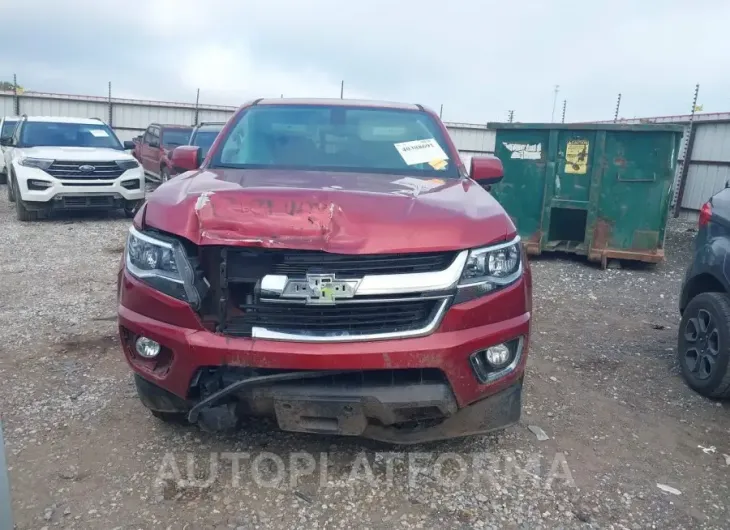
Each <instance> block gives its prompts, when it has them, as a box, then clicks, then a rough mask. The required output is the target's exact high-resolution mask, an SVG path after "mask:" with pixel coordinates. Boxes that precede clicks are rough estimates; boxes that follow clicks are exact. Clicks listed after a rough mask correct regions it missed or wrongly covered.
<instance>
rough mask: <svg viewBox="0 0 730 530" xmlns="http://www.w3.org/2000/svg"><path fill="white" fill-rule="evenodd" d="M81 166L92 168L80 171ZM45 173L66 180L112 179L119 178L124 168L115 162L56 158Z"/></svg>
mask: <svg viewBox="0 0 730 530" xmlns="http://www.w3.org/2000/svg"><path fill="white" fill-rule="evenodd" d="M81 166H92V167H93V168H94V170H93V171H90V172H82V171H81V169H79V168H80V167H81ZM46 173H48V174H49V175H51V176H53V177H56V178H57V179H59V180H66V181H83V180H89V179H95V180H114V179H116V178H119V177H120V176H121V175H122V173H124V170H123V169H122V168H120V167H119V166H118V165H117V164H116V162H71V161H67V160H56V161H55V162H53V164H51V167H49V168H48V169H46Z"/></svg>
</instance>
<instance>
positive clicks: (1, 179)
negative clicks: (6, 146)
mask: <svg viewBox="0 0 730 530" xmlns="http://www.w3.org/2000/svg"><path fill="white" fill-rule="evenodd" d="M7 171H8V170H7V169H6V170H5V172H0V184H7V183H8V174H7Z"/></svg>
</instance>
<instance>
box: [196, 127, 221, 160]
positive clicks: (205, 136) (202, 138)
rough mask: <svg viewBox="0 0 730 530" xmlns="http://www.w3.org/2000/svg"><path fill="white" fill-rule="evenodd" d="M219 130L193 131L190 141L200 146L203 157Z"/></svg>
mask: <svg viewBox="0 0 730 530" xmlns="http://www.w3.org/2000/svg"><path fill="white" fill-rule="evenodd" d="M219 132H220V131H198V132H197V133H195V136H194V137H193V139H192V141H191V142H190V143H191V144H192V145H197V146H198V147H200V151H201V155H202V157H203V158H205V157H206V156H207V154H208V151H210V147H211V146H212V145H213V142H214V141H215V139H216V137H217V136H218V133H219Z"/></svg>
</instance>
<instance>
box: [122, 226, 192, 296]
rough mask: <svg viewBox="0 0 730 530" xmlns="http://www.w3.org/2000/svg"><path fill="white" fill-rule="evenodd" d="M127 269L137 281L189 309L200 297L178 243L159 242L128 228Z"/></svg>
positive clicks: (190, 268) (183, 250) (182, 250)
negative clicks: (179, 301) (180, 302)
mask: <svg viewBox="0 0 730 530" xmlns="http://www.w3.org/2000/svg"><path fill="white" fill-rule="evenodd" d="M126 264H127V270H128V271H129V272H130V274H132V275H133V276H134V277H136V278H137V279H139V280H141V281H143V282H145V283H147V284H148V285H150V286H151V287H153V288H155V289H157V290H158V291H161V292H163V293H165V294H167V295H170V296H173V297H175V298H177V299H179V300H184V301H186V302H189V303H190V304H191V305H192V306H193V307H196V308H197V307H198V306H199V305H200V300H201V296H200V294H199V292H198V289H197V288H196V285H195V283H196V282H195V272H194V270H193V267H192V265H191V264H190V261H188V258H187V257H186V255H185V249H184V248H183V246H182V243H180V241H176V240H173V239H170V240H165V241H163V240H161V239H157V238H154V237H150V236H148V235H147V234H143V233H141V232H139V231H138V230H137V229H135V228H134V227H131V228H130V229H129V237H128V238H127V260H126Z"/></svg>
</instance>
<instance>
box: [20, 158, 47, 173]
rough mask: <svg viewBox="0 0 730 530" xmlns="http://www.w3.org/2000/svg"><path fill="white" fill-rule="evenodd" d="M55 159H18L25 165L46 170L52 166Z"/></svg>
mask: <svg viewBox="0 0 730 530" xmlns="http://www.w3.org/2000/svg"><path fill="white" fill-rule="evenodd" d="M53 162H54V161H53V160H47V159H45V158H27V157H26V158H21V159H20V160H18V164H20V165H21V166H25V167H34V168H36V169H42V170H44V171H45V170H46V169H48V168H49V167H51V164H53Z"/></svg>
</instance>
